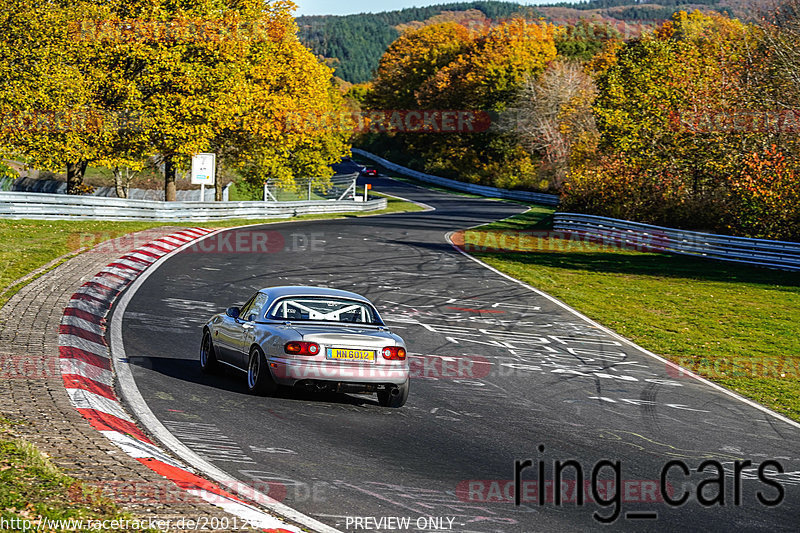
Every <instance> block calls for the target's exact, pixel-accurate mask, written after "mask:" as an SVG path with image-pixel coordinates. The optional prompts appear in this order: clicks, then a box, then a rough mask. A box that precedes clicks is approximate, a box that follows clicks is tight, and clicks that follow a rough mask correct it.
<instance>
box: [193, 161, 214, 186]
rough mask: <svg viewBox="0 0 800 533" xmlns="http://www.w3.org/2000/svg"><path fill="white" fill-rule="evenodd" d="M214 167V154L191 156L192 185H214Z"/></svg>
mask: <svg viewBox="0 0 800 533" xmlns="http://www.w3.org/2000/svg"><path fill="white" fill-rule="evenodd" d="M216 167H217V156H216V154H197V155H195V156H192V185H214V174H215V170H216Z"/></svg>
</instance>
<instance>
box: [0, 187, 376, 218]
mask: <svg viewBox="0 0 800 533" xmlns="http://www.w3.org/2000/svg"><path fill="white" fill-rule="evenodd" d="M385 207H386V199H385V198H376V199H375V200H369V201H367V202H354V201H352V200H319V201H311V202H308V201H302V202H160V201H153V200H131V199H125V198H105V197H97V196H67V195H64V194H46V193H27V192H0V218H14V219H19V218H27V219H38V220H81V219H86V220H148V221H154V222H172V221H175V222H177V221H180V222H211V221H214V220H229V219H243V220H246V219H261V218H289V217H293V216H297V215H310V214H317V213H346V212H352V211H375V210H378V209H384V208H385Z"/></svg>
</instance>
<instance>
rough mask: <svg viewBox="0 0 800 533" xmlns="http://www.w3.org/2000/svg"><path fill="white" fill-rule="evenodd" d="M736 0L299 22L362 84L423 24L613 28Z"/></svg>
mask: <svg viewBox="0 0 800 533" xmlns="http://www.w3.org/2000/svg"><path fill="white" fill-rule="evenodd" d="M736 1H741V0H691V1H687V0H642V1H641V2H637V1H636V0H592V1H590V2H581V3H561V4H555V5H547V6H536V7H531V6H523V5H521V4H517V3H513V2H495V1H488V2H458V3H452V4H440V5H435V6H428V7H412V8H407V9H402V10H399V11H385V12H382V13H360V14H357V15H344V16H334V15H319V16H304V17H298V18H297V24H298V26H299V36H300V40H301V41H302V42H303V43H304V44H305V45H306V46H308V47H309V48H310V49H311V50H312V51H313V52H314V53H315V54H317V55H318V56H321V57H324V58H326V59H328V60H330V61H331V64H332V65H333V66H334V67H335V68H336V75H337V76H339V77H340V78H342V79H344V80H346V81H349V82H353V83H360V82H363V81H368V80H370V79H372V77H373V75H374V71H375V69H376V67H377V66H378V61H379V60H380V58H381V56H382V55H383V53H384V52H385V51H386V48H387V47H388V46H389V44H391V43H392V42H393V41H394V40H395V39H397V37H398V36H399V35H400V32H401V31H403V30H404V29H406V28H410V27H418V26H421V25H423V24H428V23H433V22H441V21H446V20H456V21H459V22H461V23H464V24H469V23H486V22H490V21H496V20H499V19H506V18H509V17H511V16H514V15H523V16H526V17H527V18H539V17H544V18H545V19H546V20H548V21H552V22H557V23H564V22H570V21H576V20H578V19H581V18H590V19H592V20H594V21H605V22H608V23H612V24H613V23H615V22H618V21H642V20H645V21H657V20H664V19H667V18H669V17H670V16H671V15H672V13H673V12H675V11H678V10H681V9H682V10H692V9H695V8H699V9H702V10H704V11H707V10H718V11H731V12H735V11H737V10H736V9H732V8H731V7H730V6H735V5H736V4H735V3H734V2H736ZM645 2H646V3H645Z"/></svg>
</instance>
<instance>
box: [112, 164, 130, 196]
mask: <svg viewBox="0 0 800 533" xmlns="http://www.w3.org/2000/svg"><path fill="white" fill-rule="evenodd" d="M126 185H127V184H126V183H125V182H124V181H123V178H122V171H121V170H120V168H119V167H114V188H115V189H116V191H117V198H127V197H128V187H126Z"/></svg>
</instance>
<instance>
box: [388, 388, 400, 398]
mask: <svg viewBox="0 0 800 533" xmlns="http://www.w3.org/2000/svg"><path fill="white" fill-rule="evenodd" d="M390 393H391V395H392V396H393V397H394V396H399V395H400V388H399V387H392V390H391V392H390Z"/></svg>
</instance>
